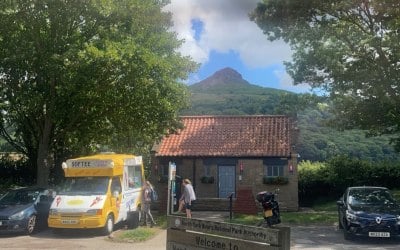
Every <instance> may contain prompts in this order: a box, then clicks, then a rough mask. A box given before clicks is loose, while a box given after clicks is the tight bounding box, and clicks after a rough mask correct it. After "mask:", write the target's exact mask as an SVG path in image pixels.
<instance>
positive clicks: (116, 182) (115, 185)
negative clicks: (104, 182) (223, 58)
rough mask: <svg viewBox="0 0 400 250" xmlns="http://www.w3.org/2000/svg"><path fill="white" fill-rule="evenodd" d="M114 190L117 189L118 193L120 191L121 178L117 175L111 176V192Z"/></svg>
mask: <svg viewBox="0 0 400 250" xmlns="http://www.w3.org/2000/svg"><path fill="white" fill-rule="evenodd" d="M115 191H118V193H121V191H122V186H121V180H120V178H119V177H113V178H112V183H111V193H112V194H113V193H114V192H115Z"/></svg>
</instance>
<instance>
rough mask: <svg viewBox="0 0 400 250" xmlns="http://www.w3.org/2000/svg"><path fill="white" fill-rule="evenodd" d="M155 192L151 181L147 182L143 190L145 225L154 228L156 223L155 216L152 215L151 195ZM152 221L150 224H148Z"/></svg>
mask: <svg viewBox="0 0 400 250" xmlns="http://www.w3.org/2000/svg"><path fill="white" fill-rule="evenodd" d="M152 192H153V185H151V183H150V181H145V182H144V185H143V190H142V212H143V222H144V225H149V224H150V227H153V226H154V225H155V224H156V223H155V222H154V218H153V215H152V214H151V210H150V209H151V195H152V194H151V193H152ZM148 220H150V223H149V222H148Z"/></svg>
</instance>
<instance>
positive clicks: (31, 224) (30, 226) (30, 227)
mask: <svg viewBox="0 0 400 250" xmlns="http://www.w3.org/2000/svg"><path fill="white" fill-rule="evenodd" d="M35 229H36V215H34V214H33V215H31V216H30V217H29V219H28V223H27V224H26V229H25V231H26V234H32V233H34V232H35Z"/></svg>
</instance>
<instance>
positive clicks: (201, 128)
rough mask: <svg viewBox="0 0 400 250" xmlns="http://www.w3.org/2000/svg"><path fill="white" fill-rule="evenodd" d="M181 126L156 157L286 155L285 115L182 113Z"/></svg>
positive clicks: (287, 131) (287, 125)
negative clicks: (191, 114) (205, 114)
mask: <svg viewBox="0 0 400 250" xmlns="http://www.w3.org/2000/svg"><path fill="white" fill-rule="evenodd" d="M181 119H182V123H183V125H184V128H183V129H182V130H180V131H178V132H177V133H176V134H171V135H169V136H166V137H164V138H163V139H162V141H161V142H160V145H158V151H157V152H156V156H197V157H199V156H214V157H231V156H241V157H243V156H251V157H255V156H257V157H263V156H277V157H281V156H288V155H289V154H290V150H291V143H292V142H291V123H290V119H289V118H288V117H287V116H264V115H263V116H261V115H260V116H182V117H181Z"/></svg>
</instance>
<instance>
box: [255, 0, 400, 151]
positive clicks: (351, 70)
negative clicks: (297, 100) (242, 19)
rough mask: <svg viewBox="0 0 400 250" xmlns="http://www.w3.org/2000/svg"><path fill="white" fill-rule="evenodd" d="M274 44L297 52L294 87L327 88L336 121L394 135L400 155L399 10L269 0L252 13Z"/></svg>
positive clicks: (380, 4) (376, 4)
mask: <svg viewBox="0 0 400 250" xmlns="http://www.w3.org/2000/svg"><path fill="white" fill-rule="evenodd" d="M250 17H251V19H252V20H253V21H255V22H256V23H257V24H258V25H259V27H260V28H261V29H262V30H263V31H264V33H265V34H266V35H267V36H268V38H269V39H270V40H277V39H283V40H284V41H286V42H287V43H289V44H290V45H291V48H292V49H293V51H294V55H293V61H292V62H287V63H286V66H287V71H288V73H289V74H290V75H291V76H292V77H293V79H294V82H295V83H296V84H298V83H304V82H305V83H308V84H310V85H311V86H313V87H323V88H325V90H326V91H327V93H329V94H330V96H331V97H332V99H333V100H334V101H335V102H334V103H335V112H336V115H337V117H336V118H337V119H336V121H340V124H341V125H342V126H343V127H344V128H361V129H367V130H369V131H370V132H371V134H374V135H377V134H395V135H396V138H397V139H396V141H395V142H396V144H397V146H398V149H400V137H399V134H400V64H399V61H400V30H399V25H400V2H399V1H398V0H357V1H356V0H351V1H349V0H324V1H320V0H310V1H303V0H264V1H263V2H262V3H259V4H258V5H257V8H256V9H255V10H254V11H253V13H251V15H250Z"/></svg>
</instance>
